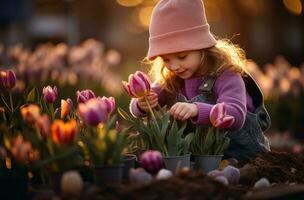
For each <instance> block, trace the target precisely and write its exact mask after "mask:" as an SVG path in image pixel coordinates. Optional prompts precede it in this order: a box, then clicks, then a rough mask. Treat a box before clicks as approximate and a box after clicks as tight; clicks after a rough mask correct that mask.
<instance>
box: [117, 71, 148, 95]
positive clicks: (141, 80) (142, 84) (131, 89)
mask: <svg viewBox="0 0 304 200" xmlns="http://www.w3.org/2000/svg"><path fill="white" fill-rule="evenodd" d="M122 84H123V86H124V89H125V90H126V91H127V93H128V94H129V95H130V96H132V97H135V98H139V97H143V96H147V95H148V94H149V93H150V89H151V81H150V79H149V77H148V76H147V75H146V74H145V73H143V72H141V71H136V72H135V74H130V76H129V82H125V81H123V82H122Z"/></svg>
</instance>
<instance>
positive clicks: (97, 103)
mask: <svg viewBox="0 0 304 200" xmlns="http://www.w3.org/2000/svg"><path fill="white" fill-rule="evenodd" d="M77 110H78V113H79V116H80V118H81V119H82V120H83V121H84V122H85V123H86V124H88V125H90V126H97V125H98V124H99V123H101V122H106V121H107V120H108V118H109V113H108V111H107V107H106V104H105V102H103V101H101V100H100V99H90V100H88V101H87V102H86V103H80V104H79V105H78V109H77Z"/></svg>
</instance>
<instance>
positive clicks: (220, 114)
mask: <svg viewBox="0 0 304 200" xmlns="http://www.w3.org/2000/svg"><path fill="white" fill-rule="evenodd" d="M210 121H211V123H212V125H213V126H214V127H218V128H228V127H230V126H231V125H232V124H233V123H234V121H235V119H234V117H233V116H231V115H227V109H226V104H225V103H218V104H216V105H215V106H213V107H212V109H211V111H210Z"/></svg>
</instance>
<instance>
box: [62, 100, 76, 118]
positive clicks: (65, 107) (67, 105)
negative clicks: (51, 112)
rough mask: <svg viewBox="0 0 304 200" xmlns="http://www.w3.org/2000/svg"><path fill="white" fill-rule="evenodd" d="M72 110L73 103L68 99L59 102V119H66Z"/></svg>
mask: <svg viewBox="0 0 304 200" xmlns="http://www.w3.org/2000/svg"><path fill="white" fill-rule="evenodd" d="M72 108H73V102H72V100H71V99H70V98H68V99H67V100H63V99H62V100H61V112H60V117H61V118H64V117H66V116H67V115H68V114H69V113H70V112H71V110H72Z"/></svg>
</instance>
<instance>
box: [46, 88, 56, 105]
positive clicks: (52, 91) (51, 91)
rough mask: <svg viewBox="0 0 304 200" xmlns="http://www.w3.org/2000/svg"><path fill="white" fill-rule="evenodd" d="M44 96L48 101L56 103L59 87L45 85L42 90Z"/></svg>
mask: <svg viewBox="0 0 304 200" xmlns="http://www.w3.org/2000/svg"><path fill="white" fill-rule="evenodd" d="M42 94H43V98H44V101H45V102H46V103H54V102H55V101H56V99H57V97H58V91H57V87H56V86H54V87H53V88H52V87H51V86H47V87H44V88H43V90H42Z"/></svg>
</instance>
